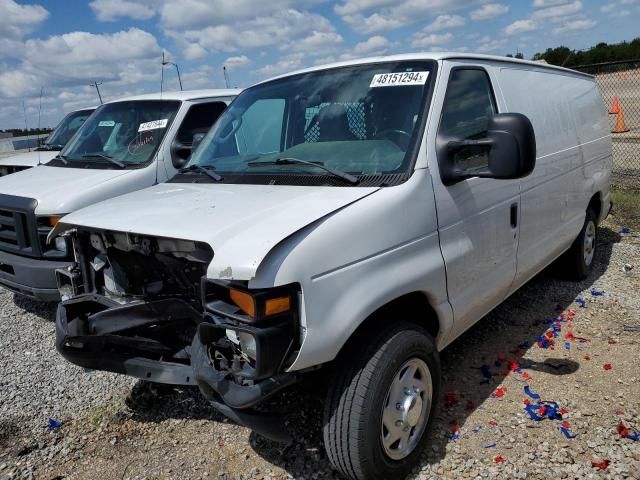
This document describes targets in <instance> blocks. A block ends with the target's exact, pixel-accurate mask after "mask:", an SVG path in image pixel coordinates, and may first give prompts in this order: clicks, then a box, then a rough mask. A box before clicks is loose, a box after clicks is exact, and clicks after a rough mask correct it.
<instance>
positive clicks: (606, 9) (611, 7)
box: [600, 2, 618, 13]
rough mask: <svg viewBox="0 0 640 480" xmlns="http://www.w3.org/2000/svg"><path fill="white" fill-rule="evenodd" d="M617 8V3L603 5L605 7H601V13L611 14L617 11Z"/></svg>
mask: <svg viewBox="0 0 640 480" xmlns="http://www.w3.org/2000/svg"><path fill="white" fill-rule="evenodd" d="M617 6H618V5H616V3H615V2H613V3H607V4H606V5H603V6H601V7H600V11H601V12H602V13H610V12H612V11H613V10H615V8H616V7H617Z"/></svg>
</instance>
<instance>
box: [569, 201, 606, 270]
mask: <svg viewBox="0 0 640 480" xmlns="http://www.w3.org/2000/svg"><path fill="white" fill-rule="evenodd" d="M589 245H590V246H589ZM597 245H598V219H597V216H596V214H595V212H594V211H593V210H592V209H591V208H589V209H587V213H586V215H585V219H584V225H583V226H582V230H580V233H579V234H578V236H577V237H576V239H575V240H574V241H573V244H572V245H571V247H570V248H569V250H567V251H566V252H565V253H564V255H563V256H562V259H561V262H560V266H561V267H562V270H561V272H562V275H563V276H564V277H566V278H567V279H569V280H576V281H579V280H584V279H585V278H587V277H588V276H589V275H590V274H591V271H592V270H593V265H594V264H595V263H596V256H597Z"/></svg>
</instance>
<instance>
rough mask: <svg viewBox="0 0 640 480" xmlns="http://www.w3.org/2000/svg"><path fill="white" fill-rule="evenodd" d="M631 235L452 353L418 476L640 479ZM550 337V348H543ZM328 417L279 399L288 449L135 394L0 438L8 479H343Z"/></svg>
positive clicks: (498, 316)
mask: <svg viewBox="0 0 640 480" xmlns="http://www.w3.org/2000/svg"><path fill="white" fill-rule="evenodd" d="M623 226H624V225H622V224H621V222H620V219H616V218H615V217H613V218H611V217H610V219H609V220H608V221H607V222H606V223H605V224H604V225H603V226H602V227H601V229H600V231H599V234H600V239H599V248H600V251H599V258H598V263H597V265H596V269H595V272H594V274H593V275H592V276H591V277H590V278H589V279H587V280H586V281H584V282H580V283H571V282H565V281H561V280H558V277H557V274H558V272H554V271H552V270H547V271H545V272H543V273H542V274H540V275H538V276H537V277H536V278H534V279H533V280H532V281H531V282H529V284H527V285H526V286H525V287H523V288H522V289H520V291H518V292H517V293H516V294H514V295H513V296H512V297H511V298H509V299H508V300H507V301H506V302H505V303H504V304H503V305H501V306H500V307H498V308H497V309H496V310H495V311H493V312H492V313H491V314H489V315H488V316H487V317H486V318H484V319H483V320H482V321H480V322H479V323H478V324H477V325H476V326H474V327H473V328H471V329H470V330H469V331H468V332H466V333H465V334H464V335H463V336H462V337H461V338H460V339H458V340H457V341H456V342H454V344H453V345H451V346H450V347H449V348H448V349H447V350H445V352H443V354H442V365H443V385H444V392H447V393H446V394H445V398H443V399H442V403H443V408H442V409H441V411H440V413H439V415H438V417H437V421H436V425H435V428H434V431H433V433H432V440H431V442H430V444H429V446H428V448H427V450H426V451H425V453H424V455H423V458H422V461H421V464H420V465H419V466H418V467H417V468H416V469H415V471H414V473H413V475H412V478H435V477H436V476H437V477H440V478H489V477H490V478H549V479H551V478H589V477H591V478H600V477H602V478H636V479H638V478H640V441H633V440H632V439H630V438H623V437H622V436H621V435H620V433H619V432H618V431H617V430H616V429H617V426H618V425H619V424H620V422H622V423H623V424H624V425H625V426H626V427H628V429H629V433H630V434H632V433H633V432H638V431H639V430H640V400H639V399H640V369H639V366H640V362H639V360H638V352H639V351H640V350H639V347H640V331H638V326H639V325H640V296H639V295H638V292H639V291H640V235H638V234H636V233H634V232H633V231H632V232H630V233H626V234H625V233H623V234H620V233H619V232H620V231H621V229H622V227H623ZM625 264H627V267H629V266H632V267H633V268H632V269H630V270H629V269H628V268H625ZM623 270H626V271H623ZM582 303H583V304H584V306H582ZM559 315H562V316H563V317H564V318H560V317H559ZM554 326H555V329H556V330H558V331H557V332H556V333H557V336H556V337H555V338H554V337H553V335H550V336H551V338H552V339H553V340H554V342H555V345H554V348H553V349H551V348H542V347H541V346H540V345H539V344H538V341H539V337H540V336H545V333H546V332H547V331H549V329H551V332H553V328H554ZM544 338H547V337H544ZM565 344H566V345H565ZM514 362H517V363H514ZM524 387H529V389H530V392H531V393H532V395H534V396H535V394H536V393H537V394H539V395H540V396H541V400H545V401H554V402H557V405H558V410H560V411H561V412H562V413H561V414H560V415H561V416H562V419H561V420H560V419H556V420H553V419H550V418H544V419H543V420H541V421H535V420H532V418H531V417H530V415H529V414H528V413H527V411H525V408H524V407H525V405H526V404H525V403H524V401H525V400H526V401H528V402H530V403H531V404H534V405H535V404H536V403H537V401H538V400H536V399H534V398H532V397H531V396H528V395H527V394H526V393H525V391H524ZM445 404H446V405H447V406H444V405H445ZM322 407H323V399H322V395H321V392H317V391H316V392H313V391H308V390H307V389H304V388H302V387H300V388H296V389H295V390H292V391H289V392H286V394H283V395H281V396H280V397H278V398H277V399H275V400H273V402H272V403H271V404H270V405H269V406H268V408H272V409H275V410H278V411H281V412H283V413H285V414H286V418H287V424H288V427H289V429H290V430H291V432H292V435H293V438H294V442H293V443H292V444H291V445H281V444H277V443H273V442H271V441H268V440H265V439H263V438H261V437H260V436H258V435H256V434H254V433H251V432H250V431H249V430H248V429H246V428H243V427H240V426H237V425H234V424H232V423H231V422H229V421H227V420H225V419H224V418H223V417H222V416H221V415H218V414H216V413H215V412H214V411H212V409H211V408H209V407H208V405H207V404H206V402H205V401H204V400H203V398H202V397H201V396H200V395H199V393H198V391H197V390H195V389H188V388H187V389H184V388H167V387H153V386H150V385H149V384H145V383H144V382H138V383H137V384H136V385H135V386H134V388H133V389H125V390H123V391H122V393H121V395H120V396H118V397H116V399H115V400H112V401H111V402H109V403H105V404H104V405H102V406H100V407H99V408H94V409H92V410H91V411H89V412H88V413H85V414H81V415H78V416H77V417H75V416H70V417H69V418H61V419H59V420H61V421H63V422H64V423H63V425H62V426H61V427H60V428H58V429H57V430H54V431H51V432H45V431H43V432H42V434H41V435H36V436H33V435H27V436H25V435H21V434H19V433H17V434H16V436H14V437H12V438H5V439H0V477H3V476H6V477H7V478H33V477H35V478H42V479H62V478H73V479H94V478H101V479H125V478H130V479H134V478H135V479H142V478H146V479H156V478H158V479H160V478H162V479H164V478H188V479H190V478H225V479H240V478H243V479H247V478H276V479H285V478H298V479H303V478H304V479H324V478H340V477H338V476H337V474H335V473H334V472H333V471H332V470H331V468H330V466H329V464H328V461H327V459H326V456H325V454H324V450H323V447H322V434H321V417H322ZM532 411H533V412H534V413H535V412H537V413H538V414H540V413H541V412H540V410H535V411H534V410H532ZM562 422H567V423H564V424H563V423H562ZM563 425H564V428H566V431H565V432H566V433H567V436H565V434H564V433H563V431H562V430H561V428H562V427H563ZM43 430H44V429H43ZM623 433H625V432H623ZM573 435H575V437H574V438H568V437H573ZM603 460H606V461H608V462H610V463H609V464H608V466H606V468H605V469H600V468H598V467H597V466H595V467H594V466H593V465H592V462H596V463H598V462H602V461H603ZM600 465H601V466H604V464H600Z"/></svg>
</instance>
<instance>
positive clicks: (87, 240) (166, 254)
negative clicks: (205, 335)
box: [74, 230, 213, 304]
mask: <svg viewBox="0 0 640 480" xmlns="http://www.w3.org/2000/svg"><path fill="white" fill-rule="evenodd" d="M74 245H75V249H76V254H77V255H78V262H79V267H80V269H81V270H82V272H81V273H82V276H83V278H84V291H85V292H95V293H98V294H101V295H105V296H107V297H111V298H121V299H126V298H129V299H133V300H135V299H144V300H150V299H158V298H166V297H172V298H182V299H185V300H187V301H189V302H191V303H198V304H199V302H200V281H201V278H202V277H203V276H204V275H205V274H206V271H207V267H208V265H209V262H211V259H212V258H213V251H212V250H211V248H210V247H209V246H208V245H206V244H203V243H199V242H193V241H191V240H180V239H172V238H163V237H151V236H144V235H137V234H130V233H124V232H112V231H84V230H80V231H78V232H77V234H76V238H75V239H74Z"/></svg>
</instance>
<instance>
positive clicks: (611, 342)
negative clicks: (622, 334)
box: [607, 338, 618, 345]
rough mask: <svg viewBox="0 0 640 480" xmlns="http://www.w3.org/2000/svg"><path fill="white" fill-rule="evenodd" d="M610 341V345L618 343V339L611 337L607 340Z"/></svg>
mask: <svg viewBox="0 0 640 480" xmlns="http://www.w3.org/2000/svg"><path fill="white" fill-rule="evenodd" d="M607 341H608V342H609V345H615V344H616V343H618V342H617V341H615V340H614V339H613V338H610V339H609V340H607Z"/></svg>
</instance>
